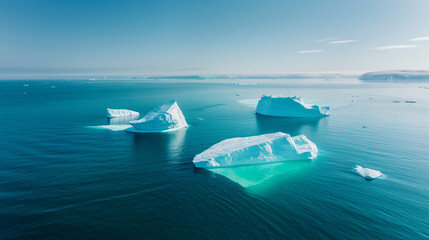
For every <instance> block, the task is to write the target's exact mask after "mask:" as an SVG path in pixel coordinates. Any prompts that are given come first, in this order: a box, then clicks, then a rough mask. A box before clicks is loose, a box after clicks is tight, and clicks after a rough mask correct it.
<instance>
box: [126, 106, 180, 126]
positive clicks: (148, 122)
mask: <svg viewBox="0 0 429 240" xmlns="http://www.w3.org/2000/svg"><path fill="white" fill-rule="evenodd" d="M130 124H131V125H132V126H133V127H132V128H129V129H127V131H129V132H141V133H148V132H167V131H173V130H177V129H180V128H184V127H187V126H188V124H187V122H186V120H185V116H184V115H183V113H182V110H180V108H179V105H177V102H176V100H171V101H169V102H168V103H166V104H164V105H162V106H160V107H157V108H155V109H153V110H152V111H150V112H149V113H148V114H146V116H144V117H143V118H142V119H139V120H135V121H130Z"/></svg>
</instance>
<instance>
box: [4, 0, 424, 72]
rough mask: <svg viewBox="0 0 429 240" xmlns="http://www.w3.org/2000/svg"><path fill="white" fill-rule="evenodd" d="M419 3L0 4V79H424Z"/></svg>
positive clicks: (56, 0)
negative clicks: (359, 75) (397, 75)
mask: <svg viewBox="0 0 429 240" xmlns="http://www.w3.org/2000/svg"><path fill="white" fill-rule="evenodd" d="M428 12H429V1H428V0H376V1H375V0H360V1H344V0H325V1H309V0H292V1H285V0H278V1H277V0H267V1H260V0H216V1H213V0H211V1H208V0H199V1H192V0H180V1H179V0H171V1H170V0H166V1H164V0H153V1H152V0H148V1H143V0H142V1H130V0H122V1H119V0H118V1H112V0H102V1H95V0H86V1H81V0H51V1H47V0H37V1H34V0H27V1H22V0H0V77H1V76H10V75H14V74H24V75H25V74H27V75H32V74H33V75H43V74H60V75H67V74H106V75H108V74H118V75H119V74H121V75H128V74H130V75H133V74H134V75H137V74H140V75H197V74H286V73H296V72H366V71H378V70H393V69H407V70H408V69H410V70H429V14H428Z"/></svg>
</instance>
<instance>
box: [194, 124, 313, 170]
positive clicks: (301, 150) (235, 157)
mask: <svg viewBox="0 0 429 240" xmlns="http://www.w3.org/2000/svg"><path fill="white" fill-rule="evenodd" d="M316 156H317V147H316V145H315V144H314V143H313V142H311V141H310V140H308V138H307V137H306V136H305V135H299V136H296V137H291V136H290V135H289V134H286V133H282V132H277V133H271V134H264V135H259V136H252V137H241V138H230V139H226V140H223V141H221V142H219V143H217V144H215V145H213V146H211V147H210V148H209V149H207V150H205V151H204V152H202V153H200V154H198V155H196V156H195V158H194V160H193V163H194V165H195V167H198V168H212V167H230V166H237V165H253V164H264V163H274V162H282V161H289V160H310V159H313V158H315V157H316Z"/></svg>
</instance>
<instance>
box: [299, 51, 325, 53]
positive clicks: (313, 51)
mask: <svg viewBox="0 0 429 240" xmlns="http://www.w3.org/2000/svg"><path fill="white" fill-rule="evenodd" d="M320 52H323V50H302V51H298V52H297V53H320Z"/></svg>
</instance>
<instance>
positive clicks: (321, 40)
mask: <svg viewBox="0 0 429 240" xmlns="http://www.w3.org/2000/svg"><path fill="white" fill-rule="evenodd" d="M335 39H337V38H325V39H320V40H316V41H313V42H327V41H332V40H335Z"/></svg>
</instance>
